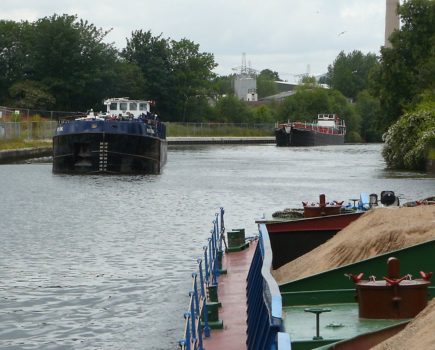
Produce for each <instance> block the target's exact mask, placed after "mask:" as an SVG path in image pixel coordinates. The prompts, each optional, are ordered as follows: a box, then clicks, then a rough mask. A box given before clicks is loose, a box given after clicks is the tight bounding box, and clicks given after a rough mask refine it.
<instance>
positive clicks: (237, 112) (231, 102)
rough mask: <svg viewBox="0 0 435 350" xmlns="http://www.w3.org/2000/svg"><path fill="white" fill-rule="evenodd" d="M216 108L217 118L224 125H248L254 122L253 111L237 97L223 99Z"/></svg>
mask: <svg viewBox="0 0 435 350" xmlns="http://www.w3.org/2000/svg"><path fill="white" fill-rule="evenodd" d="M215 108H216V118H217V120H218V121H219V122H222V123H227V122H232V123H247V122H250V121H251V120H252V111H251V110H250V109H249V108H248V106H247V105H246V103H245V102H243V101H240V100H239V99H238V98H237V97H235V96H226V97H222V98H221V99H219V101H218V102H217V103H216V107H215Z"/></svg>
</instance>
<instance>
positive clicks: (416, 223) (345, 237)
mask: <svg viewBox="0 0 435 350" xmlns="http://www.w3.org/2000/svg"><path fill="white" fill-rule="evenodd" d="M432 239H435V205H425V206H418V207H413V208H377V209H374V210H370V211H368V212H367V213H365V214H364V215H363V216H361V217H360V218H359V219H358V220H356V221H354V222H353V223H351V224H350V225H349V226H347V227H346V228H344V229H343V230H341V231H340V232H338V233H337V234H336V235H335V236H334V237H332V238H331V239H330V240H328V241H327V242H326V243H324V244H322V245H321V246H319V247H317V248H316V249H314V250H312V251H311V252H309V253H307V254H305V255H303V256H301V257H299V258H298V259H295V260H293V261H291V262H289V263H287V264H286V265H283V266H281V267H280V268H278V269H277V270H274V271H272V274H273V276H274V277H275V279H276V281H277V282H278V284H282V283H286V282H289V281H292V280H296V279H299V278H302V277H306V276H309V275H312V274H316V273H320V272H323V271H327V270H330V269H332V268H336V267H339V266H342V265H346V264H350V263H353V262H357V261H360V260H363V259H367V258H370V257H373V256H376V255H379V254H384V253H388V252H390V251H393V250H397V249H401V248H405V247H408V246H412V245H414V244H418V243H422V242H425V241H429V240H432Z"/></svg>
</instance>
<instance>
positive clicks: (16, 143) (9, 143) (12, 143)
mask: <svg viewBox="0 0 435 350" xmlns="http://www.w3.org/2000/svg"><path fill="white" fill-rule="evenodd" d="M51 144H52V143H51V140H21V139H14V140H0V151H2V150H11V149H22V148H40V147H50V146H51Z"/></svg>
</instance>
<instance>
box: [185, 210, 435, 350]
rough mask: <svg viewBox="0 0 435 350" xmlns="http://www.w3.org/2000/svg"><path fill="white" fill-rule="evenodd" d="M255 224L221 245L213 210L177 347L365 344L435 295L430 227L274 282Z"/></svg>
mask: <svg viewBox="0 0 435 350" xmlns="http://www.w3.org/2000/svg"><path fill="white" fill-rule="evenodd" d="M429 207H430V206H427V208H428V209H430V210H432V211H431V212H430V214H433V210H434V209H432V208H429ZM408 209H412V208H408ZM408 209H406V210H408ZM377 210H378V209H375V210H374V211H371V212H370V214H371V215H372V214H373V213H375V212H376V211H377ZM379 210H380V211H382V210H389V211H390V212H397V213H398V214H397V215H400V214H401V213H399V212H398V211H400V210H401V209H391V208H390V209H387V208H382V209H379ZM425 210H426V209H425ZM379 213H380V215H381V214H382V215H385V214H383V213H382V212H379ZM412 214H413V215H414V213H412ZM382 215H381V216H382ZM258 227H259V232H258V236H256V237H245V232H244V230H243V229H236V230H232V231H230V232H227V235H226V237H227V239H228V247H226V248H228V249H224V246H226V241H225V235H224V231H225V226H224V225H223V210H222V211H221V214H220V215H219V214H217V215H216V220H215V221H214V228H213V230H212V231H211V232H212V236H211V237H210V239H209V244H208V246H206V247H205V250H204V258H203V259H199V260H198V267H199V269H198V272H197V273H194V274H193V281H194V283H193V286H192V292H191V293H189V295H190V305H189V308H188V312H186V313H185V315H184V316H185V322H186V323H185V331H184V338H183V340H181V341H180V348H181V349H183V350H184V349H205V348H206V349H207V350H214V349H229V350H231V349H234V350H238V349H249V350H250V349H271V350H272V349H273V350H277V349H278V350H290V349H292V350H305V349H307V350H308V349H317V350H327V349H370V348H371V347H373V346H375V345H376V344H380V343H382V342H383V341H385V340H387V339H389V338H390V337H392V336H394V335H396V334H398V333H399V332H401V331H402V330H404V329H405V330H406V327H407V325H408V323H409V322H410V321H411V320H412V319H413V318H414V317H416V316H417V317H418V313H419V312H420V311H421V310H423V309H424V308H425V307H426V305H427V304H428V302H429V300H431V299H433V297H434V296H435V288H434V287H433V286H432V285H431V283H430V278H431V275H432V273H431V272H430V271H433V270H434V269H435V263H434V261H433V259H432V255H433V251H434V249H435V237H434V236H435V235H434V232H433V230H432V231H431V232H429V233H430V235H432V236H428V237H432V238H430V239H428V240H426V241H424V242H419V243H417V244H413V245H410V246H406V247H404V248H399V249H395V250H389V251H388V252H386V253H383V254H378V255H375V256H373V257H370V258H365V259H362V260H359V261H356V262H352V263H349V264H344V265H342V266H338V267H335V268H332V269H328V270H326V271H323V272H320V273H316V274H311V275H309V276H305V277H301V278H297V279H293V280H289V281H286V282H280V283H279V284H278V282H277V280H276V279H275V277H274V275H273V269H272V256H273V254H275V252H274V251H273V249H272V246H271V243H270V235H269V232H268V229H267V226H266V224H265V223H259V225H258ZM429 231H430V230H429ZM399 261H400V265H399ZM401 271H403V273H402V272H401ZM364 276H368V277H366V278H364ZM375 276H377V279H376V277H375ZM382 276H385V277H382ZM413 276H414V277H413ZM240 280H242V281H240ZM234 281H236V282H234ZM373 293H375V294H374V295H373ZM379 302H381V303H382V304H383V307H380V306H379ZM431 304H432V303H431ZM235 305H238V306H239V307H238V308H236V307H235ZM224 325H225V326H224Z"/></svg>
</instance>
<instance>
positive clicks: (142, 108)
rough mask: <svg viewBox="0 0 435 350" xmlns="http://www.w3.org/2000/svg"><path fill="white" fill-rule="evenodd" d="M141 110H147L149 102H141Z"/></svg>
mask: <svg viewBox="0 0 435 350" xmlns="http://www.w3.org/2000/svg"><path fill="white" fill-rule="evenodd" d="M139 110H140V111H146V110H147V104H146V103H139Z"/></svg>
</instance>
